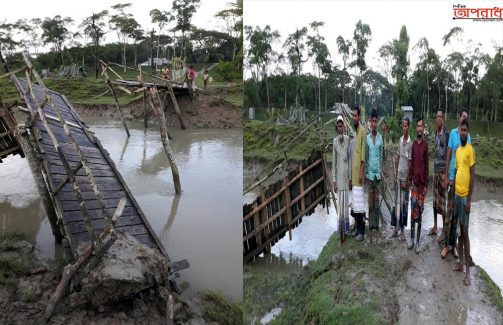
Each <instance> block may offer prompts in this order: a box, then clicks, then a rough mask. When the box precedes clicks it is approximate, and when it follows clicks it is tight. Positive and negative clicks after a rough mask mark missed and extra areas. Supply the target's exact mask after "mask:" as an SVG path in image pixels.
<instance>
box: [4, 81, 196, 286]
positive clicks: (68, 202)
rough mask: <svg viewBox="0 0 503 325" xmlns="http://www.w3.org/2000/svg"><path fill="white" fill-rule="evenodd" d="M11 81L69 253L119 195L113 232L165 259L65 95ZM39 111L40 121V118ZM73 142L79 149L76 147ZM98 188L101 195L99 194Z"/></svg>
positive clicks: (102, 221)
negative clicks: (22, 106) (27, 116)
mask: <svg viewBox="0 0 503 325" xmlns="http://www.w3.org/2000/svg"><path fill="white" fill-rule="evenodd" d="M12 80H13V81H14V84H15V86H16V88H17V90H18V92H19V93H20V95H21V97H22V98H23V100H24V103H25V105H26V106H27V109H26V112H27V113H29V114H31V118H32V125H31V127H30V132H31V134H32V135H33V137H32V142H34V144H33V143H32V146H33V147H34V149H35V151H36V152H37V156H38V160H39V165H38V166H39V169H40V171H41V173H42V175H43V179H44V181H45V186H46V188H47V191H48V192H49V196H50V199H51V201H52V202H51V203H52V204H53V206H54V211H55V214H56V217H57V220H54V221H55V222H54V223H53V222H51V224H52V225H56V227H58V228H59V231H60V233H61V234H62V236H63V237H65V238H66V240H67V241H68V243H69V245H70V248H71V250H72V253H73V256H74V257H75V258H77V257H78V256H79V253H78V250H77V248H78V246H79V244H80V243H82V242H89V241H90V236H92V233H93V232H96V236H97V234H99V233H100V232H102V231H103V230H104V229H107V222H109V221H107V217H108V218H110V217H111V216H113V215H114V212H115V211H116V209H117V207H118V206H120V204H119V202H120V201H121V199H125V206H124V208H123V210H122V214H121V215H120V217H119V218H118V219H117V222H116V223H115V224H114V225H113V229H114V231H116V232H125V233H128V234H130V235H132V236H133V237H134V238H135V239H136V240H137V241H138V242H140V243H142V244H145V245H148V246H150V247H153V248H157V249H158V250H159V251H160V252H161V253H162V255H163V256H165V257H166V259H167V260H168V262H170V260H169V257H168V254H167V253H166V250H165V248H164V246H163V245H162V243H161V242H160V240H159V239H158V237H157V236H156V234H155V232H154V230H153V229H152V227H151V226H150V224H149V222H148V220H147V218H146V217H145V215H144V214H143V212H142V210H141V209H140V206H139V205H138V203H137V202H136V200H135V199H134V197H133V195H132V193H131V191H130V190H129V188H128V186H127V185H126V183H125V181H124V179H123V178H122V176H121V175H120V173H119V171H118V170H117V168H116V166H115V164H114V162H113V161H112V159H111V158H110V156H109V154H108V152H107V151H106V149H104V148H103V146H102V144H101V143H100V141H99V139H97V138H96V137H95V136H94V133H93V132H92V131H90V130H89V129H88V127H87V126H86V124H85V122H84V121H83V120H82V119H81V118H80V116H79V115H78V114H77V112H76V111H75V109H74V108H73V107H72V105H71V103H70V102H69V101H68V99H67V98H66V97H65V96H64V95H61V94H59V93H57V92H54V91H52V90H49V89H47V88H45V87H42V86H40V85H37V84H34V83H31V82H28V81H27V80H24V79H18V78H17V77H15V76H14V77H13V78H12ZM48 98H50V100H48ZM50 103H51V104H50ZM53 105H54V106H55V107H53ZM37 109H38V111H37ZM55 110H57V111H59V112H56V111H55ZM41 112H42V113H43V115H44V117H45V118H44V120H45V121H43V120H42V119H41V118H40V113H41ZM58 115H60V116H62V117H63V119H64V123H66V126H67V128H68V130H69V132H66V131H65V129H64V127H63V125H62V124H63V123H62V122H61V121H60V119H59V118H58ZM51 133H52V135H51ZM70 136H71V138H70ZM75 143H76V144H77V149H78V151H80V153H79V152H78V151H77V150H76V146H75ZM83 161H85V165H86V166H87V167H88V168H89V171H90V173H91V174H92V176H93V177H92V178H93V179H94V184H93V182H92V181H91V178H90V177H89V175H88V174H87V173H86V171H85V170H84V168H82V167H83ZM65 164H67V166H65ZM69 171H71V172H69ZM94 185H95V186H94ZM76 186H77V187H78V189H76ZM97 193H98V194H100V196H101V198H98V195H97ZM79 196H80V198H81V200H79ZM101 201H102V202H103V203H104V205H105V207H106V211H107V212H108V216H104V212H103V210H102V206H101ZM81 202H82V204H83V205H84V207H85V210H86V214H87V215H88V216H89V217H90V218H89V219H90V221H91V223H92V229H93V230H92V231H90V227H89V225H88V224H87V223H86V218H85V216H84V215H83V210H82V207H81ZM53 230H54V229H53ZM97 237H98V236H97ZM187 267H188V263H187V261H186V260H182V261H180V262H176V263H171V264H170V274H173V275H174V276H177V274H176V273H175V272H177V271H179V270H181V269H184V268H187ZM171 284H172V286H174V288H175V290H176V291H181V290H180V288H179V287H178V285H177V284H176V282H175V281H171Z"/></svg>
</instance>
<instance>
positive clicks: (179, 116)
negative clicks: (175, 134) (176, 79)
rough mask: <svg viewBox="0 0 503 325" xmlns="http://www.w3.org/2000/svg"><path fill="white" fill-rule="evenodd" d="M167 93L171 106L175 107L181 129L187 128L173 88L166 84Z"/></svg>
mask: <svg viewBox="0 0 503 325" xmlns="http://www.w3.org/2000/svg"><path fill="white" fill-rule="evenodd" d="M168 83H169V81H167V82H166V85H168ZM168 94H169V97H170V98H171V102H172V103H173V106H174V107H175V111H176V116H178V121H179V122H180V126H181V128H182V129H183V130H185V129H186V128H187V124H185V121H184V120H183V118H182V112H181V111H180V107H178V102H177V100H176V97H175V93H174V92H173V88H172V87H171V86H168Z"/></svg>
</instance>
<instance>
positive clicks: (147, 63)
mask: <svg viewBox="0 0 503 325" xmlns="http://www.w3.org/2000/svg"><path fill="white" fill-rule="evenodd" d="M151 62H152V59H150V58H149V59H148V60H147V61H145V62H142V63H140V64H141V65H142V66H150V65H151ZM168 63H169V61H168V59H166V58H154V65H164V64H168Z"/></svg>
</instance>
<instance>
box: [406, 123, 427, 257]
mask: <svg viewBox="0 0 503 325" xmlns="http://www.w3.org/2000/svg"><path fill="white" fill-rule="evenodd" d="M423 131H424V121H423V118H422V117H419V118H418V119H417V120H416V133H417V139H416V140H415V141H414V143H413V144H412V155H411V161H410V168H409V183H410V184H411V185H412V196H411V210H412V214H411V216H412V218H411V222H410V226H411V227H410V228H411V229H410V237H411V242H410V244H409V245H408V246H407V248H408V249H412V248H414V240H415V241H416V243H415V245H416V254H419V238H420V236H421V222H422V217H423V210H424V198H425V197H426V194H427V191H428V173H429V171H428V142H426V141H425V140H424V139H423ZM416 224H417V238H416V239H414V232H415V228H416Z"/></svg>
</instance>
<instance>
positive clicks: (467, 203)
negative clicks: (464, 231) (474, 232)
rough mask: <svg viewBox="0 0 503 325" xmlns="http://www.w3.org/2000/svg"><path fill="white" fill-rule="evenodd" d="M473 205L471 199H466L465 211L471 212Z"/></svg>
mask: <svg viewBox="0 0 503 325" xmlns="http://www.w3.org/2000/svg"><path fill="white" fill-rule="evenodd" d="M471 205H472V204H471V202H470V200H467V201H466V207H465V213H466V214H470V208H471Z"/></svg>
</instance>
